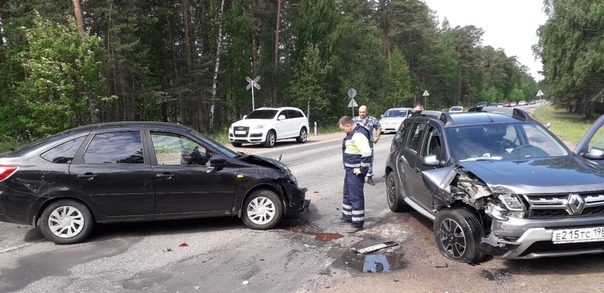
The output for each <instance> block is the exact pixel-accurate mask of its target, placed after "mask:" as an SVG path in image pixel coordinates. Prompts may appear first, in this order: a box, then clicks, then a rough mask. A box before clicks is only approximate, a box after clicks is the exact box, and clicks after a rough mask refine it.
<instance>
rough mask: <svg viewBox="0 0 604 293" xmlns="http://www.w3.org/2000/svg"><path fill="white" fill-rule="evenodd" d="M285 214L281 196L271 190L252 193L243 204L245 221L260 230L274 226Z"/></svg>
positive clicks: (247, 224) (249, 225)
mask: <svg viewBox="0 0 604 293" xmlns="http://www.w3.org/2000/svg"><path fill="white" fill-rule="evenodd" d="M282 214H283V205H282V203H281V200H280V199H279V196H278V195H277V194H275V193H274V192H272V191H270V190H258V191H255V192H254V193H252V194H250V196H249V197H248V198H247V199H246V200H245V204H244V205H243V216H242V217H243V223H244V224H245V225H246V226H248V227H250V228H252V229H258V230H266V229H270V228H272V227H274V226H275V225H276V224H277V223H278V222H279V220H280V219H281V215H282Z"/></svg>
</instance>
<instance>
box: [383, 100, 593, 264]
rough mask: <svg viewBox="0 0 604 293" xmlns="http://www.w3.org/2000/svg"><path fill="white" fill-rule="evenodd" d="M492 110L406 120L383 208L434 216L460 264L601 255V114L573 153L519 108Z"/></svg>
mask: <svg viewBox="0 0 604 293" xmlns="http://www.w3.org/2000/svg"><path fill="white" fill-rule="evenodd" d="M493 109H496V110H497V111H498V113H488V112H484V111H483V109H478V110H479V111H475V112H467V113H457V114H453V115H451V114H449V113H441V112H430V111H424V112H422V113H421V114H420V115H417V116H412V117H409V118H407V119H406V120H405V121H404V122H403V124H402V125H401V127H400V128H399V130H398V131H397V133H396V134H395V136H394V138H393V140H392V146H391V152H390V154H389V156H388V160H387V163H386V170H385V174H386V178H387V179H386V186H387V201H388V206H389V208H390V209H391V210H392V211H396V212H400V211H404V210H405V209H408V208H409V207H410V208H412V209H414V210H416V211H418V212H419V213H420V214H422V215H424V216H426V217H428V218H429V219H431V220H432V221H433V222H434V226H433V231H434V237H435V240H436V244H437V246H438V248H439V250H440V252H441V254H442V255H444V256H445V257H447V258H450V259H452V260H455V261H459V262H469V263H475V262H480V261H482V260H483V259H484V258H485V256H486V255H492V256H494V257H497V258H504V259H531V258H539V257H548V256H563V255H577V254H587V253H602V252H604V168H603V166H602V164H603V162H604V134H603V132H604V131H602V130H600V128H602V124H604V116H603V117H601V118H600V119H598V120H597V121H596V122H595V123H594V125H593V126H592V129H591V130H590V131H589V132H588V133H587V135H586V136H585V137H584V139H583V140H582V141H581V142H580V143H579V144H578V145H577V147H576V148H575V150H574V151H571V150H569V149H568V148H567V147H566V146H565V145H564V144H563V143H562V142H561V141H560V140H559V139H558V138H557V137H556V136H555V135H554V134H552V133H551V132H550V131H549V130H548V129H547V128H546V127H544V126H543V125H541V124H540V123H539V122H537V121H534V120H533V119H531V117H530V116H529V115H528V114H527V113H526V112H524V111H522V110H520V109H512V108H493ZM508 110H509V113H507V114H506V113H503V112H504V111H508Z"/></svg>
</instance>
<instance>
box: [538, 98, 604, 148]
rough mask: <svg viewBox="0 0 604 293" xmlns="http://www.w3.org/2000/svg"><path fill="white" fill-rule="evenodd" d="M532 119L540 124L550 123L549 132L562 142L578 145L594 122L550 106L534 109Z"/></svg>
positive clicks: (581, 115) (580, 115)
mask: <svg viewBox="0 0 604 293" xmlns="http://www.w3.org/2000/svg"><path fill="white" fill-rule="evenodd" d="M532 116H533V118H534V119H535V120H537V121H539V122H541V124H543V125H546V124H547V123H548V122H549V123H550V131H551V132H553V133H554V134H555V135H556V136H558V137H559V138H560V139H561V140H563V141H570V142H573V143H575V144H576V143H578V142H579V140H581V137H583V135H584V134H585V132H587V129H589V127H590V126H591V125H592V124H593V122H594V120H589V119H586V118H585V115H583V114H573V113H568V112H567V111H565V110H562V109H555V108H554V107H552V106H543V107H539V108H537V109H535V111H534V112H533V114H532Z"/></svg>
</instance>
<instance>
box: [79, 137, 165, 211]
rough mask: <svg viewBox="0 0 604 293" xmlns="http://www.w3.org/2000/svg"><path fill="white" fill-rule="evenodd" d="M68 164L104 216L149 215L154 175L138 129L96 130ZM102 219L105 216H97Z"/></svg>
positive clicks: (82, 189) (153, 199)
mask: <svg viewBox="0 0 604 293" xmlns="http://www.w3.org/2000/svg"><path fill="white" fill-rule="evenodd" d="M85 145H86V148H85V150H84V151H83V152H82V151H80V152H82V153H80V154H79V157H77V158H76V159H74V161H73V163H72V164H71V166H70V167H69V171H70V177H71V181H72V182H74V184H75V185H76V186H77V187H78V188H79V189H80V190H81V191H82V192H83V193H84V194H86V195H87V196H89V197H90V199H91V200H92V201H93V202H94V204H95V206H96V208H97V209H98V211H100V212H101V214H102V215H99V216H106V217H126V218H127V217H128V216H135V215H152V214H153V212H154V211H155V190H154V186H153V181H154V176H153V172H152V170H151V165H150V164H149V162H148V154H146V153H145V152H144V149H143V144H142V138H141V132H140V131H139V130H131V131H128V130H116V131H105V132H100V133H95V134H93V135H91V136H89V138H87V140H86V142H85ZM97 220H100V221H103V220H105V219H97Z"/></svg>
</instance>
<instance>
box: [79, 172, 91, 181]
mask: <svg viewBox="0 0 604 293" xmlns="http://www.w3.org/2000/svg"><path fill="white" fill-rule="evenodd" d="M77 177H78V179H82V180H86V181H90V180H92V179H94V178H95V177H96V175H94V173H85V174H80V175H78V176H77Z"/></svg>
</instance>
